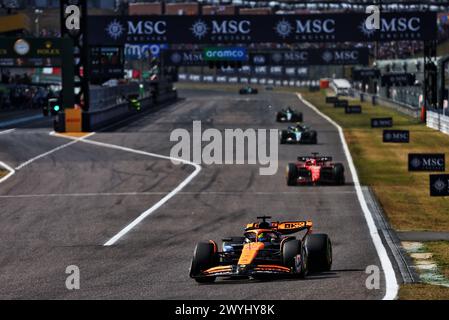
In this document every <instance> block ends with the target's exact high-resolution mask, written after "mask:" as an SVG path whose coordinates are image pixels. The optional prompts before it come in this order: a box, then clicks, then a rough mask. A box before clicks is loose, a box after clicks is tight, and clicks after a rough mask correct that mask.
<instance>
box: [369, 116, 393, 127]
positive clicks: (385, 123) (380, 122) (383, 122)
mask: <svg viewBox="0 0 449 320" xmlns="http://www.w3.org/2000/svg"><path fill="white" fill-rule="evenodd" d="M391 127H393V118H391V117H390V118H372V119H371V128H391Z"/></svg>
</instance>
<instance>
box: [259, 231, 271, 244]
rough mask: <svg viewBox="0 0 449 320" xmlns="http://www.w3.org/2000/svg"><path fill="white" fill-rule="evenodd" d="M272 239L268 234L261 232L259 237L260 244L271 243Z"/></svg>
mask: <svg viewBox="0 0 449 320" xmlns="http://www.w3.org/2000/svg"><path fill="white" fill-rule="evenodd" d="M270 240H271V237H270V235H269V234H268V233H267V232H261V233H259V234H258V235H257V241H258V242H270Z"/></svg>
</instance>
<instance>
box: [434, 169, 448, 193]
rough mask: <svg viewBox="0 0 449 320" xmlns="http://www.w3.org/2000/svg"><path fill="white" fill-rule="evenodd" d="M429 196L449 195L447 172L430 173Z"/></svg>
mask: <svg viewBox="0 0 449 320" xmlns="http://www.w3.org/2000/svg"><path fill="white" fill-rule="evenodd" d="M430 196H432V197H446V196H449V174H432V175H430Z"/></svg>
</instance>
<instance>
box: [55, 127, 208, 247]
mask: <svg viewBox="0 0 449 320" xmlns="http://www.w3.org/2000/svg"><path fill="white" fill-rule="evenodd" d="M54 135H55V136H60V137H64V138H69V139H73V138H71V137H66V136H61V135H58V134H54ZM79 141H81V142H83V143H87V144H92V145H95V146H99V147H104V148H109V149H114V150H120V151H125V152H130V153H134V154H140V155H144V156H148V157H153V158H158V159H163V160H170V161H177V162H179V163H183V164H186V165H190V166H193V167H194V168H195V171H194V172H193V173H191V174H190V175H189V176H188V177H187V178H186V179H185V180H184V181H183V182H181V183H180V184H179V185H178V186H177V187H176V188H175V189H173V190H172V191H171V192H169V193H168V194H167V195H166V196H165V197H163V198H162V199H161V200H159V201H158V202H157V203H156V204H154V205H153V206H152V207H151V208H149V209H148V210H146V211H145V212H143V213H142V214H140V215H139V216H138V217H137V218H136V219H135V220H134V221H132V222H131V223H130V224H128V225H127V226H126V227H125V228H123V229H122V230H121V231H120V232H119V233H117V234H116V235H115V236H113V237H112V238H111V239H110V240H108V241H107V242H106V243H105V244H104V246H105V247H110V246H113V245H114V244H116V243H117V241H119V240H120V239H121V238H123V237H124V236H125V235H126V234H127V233H128V232H130V231H131V230H132V229H134V228H135V227H136V226H137V225H138V224H139V223H141V222H142V221H143V220H145V218H147V217H148V216H150V215H151V214H153V213H154V212H155V211H156V210H157V209H159V208H160V207H162V206H163V205H164V204H165V203H166V202H167V201H168V200H170V199H171V198H173V197H174V196H175V195H176V194H178V193H179V192H180V191H181V190H183V189H184V188H185V187H186V186H187V185H188V184H189V183H190V182H191V181H192V180H193V179H194V178H195V177H196V176H197V175H198V174H199V173H200V171H201V166H199V165H197V164H196V163H193V162H190V161H186V160H183V159H178V158H173V157H169V156H164V155H160V154H156V153H151V152H146V151H141V150H136V149H131V148H126V147H122V146H118V145H114V144H110V143H104V142H98V141H93V140H85V139H83V140H79Z"/></svg>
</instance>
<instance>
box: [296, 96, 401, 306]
mask: <svg viewBox="0 0 449 320" xmlns="http://www.w3.org/2000/svg"><path fill="white" fill-rule="evenodd" d="M297 97H298V99H299V100H300V101H301V102H302V103H304V104H305V105H306V106H307V107H309V108H310V109H312V110H313V111H315V112H316V113H317V114H318V115H319V116H321V117H322V118H324V119H325V120H327V121H328V122H329V123H331V124H332V125H333V126H334V127H335V128H337V130H338V133H339V136H340V140H341V143H342V145H343V150H344V152H345V155H346V159H347V160H348V164H349V168H350V170H351V174H352V179H353V180H354V187H355V189H356V191H357V198H358V200H359V203H360V206H361V207H362V211H363V214H364V216H365V220H366V223H367V225H368V229H369V231H370V235H371V239H372V240H373V244H374V247H375V248H376V251H377V255H378V256H379V260H380V263H381V264H382V269H383V271H384V274H385V283H386V284H385V285H386V289H385V296H384V298H383V300H394V299H396V297H397V295H398V290H399V286H398V282H397V279H396V274H395V272H394V269H393V265H392V263H391V260H390V258H389V257H388V253H387V250H386V249H385V246H384V245H383V243H382V239H381V238H380V236H379V232H378V230H377V227H376V224H375V223H374V219H373V214H372V213H371V211H370V210H369V208H368V204H367V203H366V199H365V196H364V194H363V191H362V187H361V186H360V180H359V176H358V174H357V169H356V167H355V165H354V161H353V159H352V155H351V152H350V151H349V147H348V144H347V142H346V138H345V135H344V133H343V129H342V127H340V125H339V124H338V123H336V122H335V121H334V120H332V119H331V118H330V117H328V116H327V115H325V114H324V113H322V112H321V111H320V110H318V108H317V107H315V106H314V105H313V104H311V103H310V102H309V101H307V100H305V99H304V98H303V97H302V95H301V94H299V93H298V94H297Z"/></svg>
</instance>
